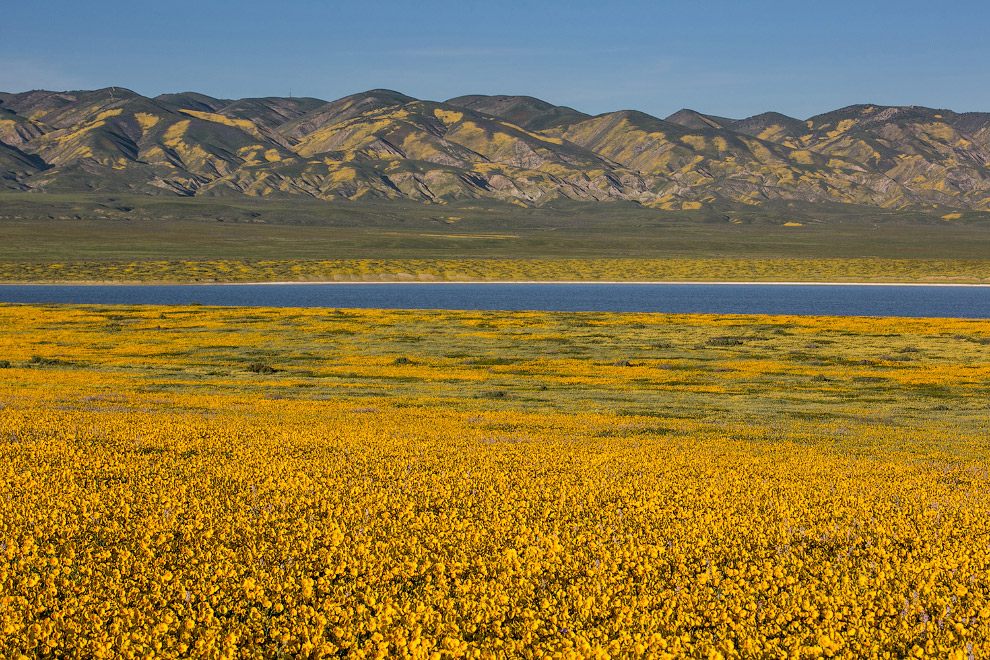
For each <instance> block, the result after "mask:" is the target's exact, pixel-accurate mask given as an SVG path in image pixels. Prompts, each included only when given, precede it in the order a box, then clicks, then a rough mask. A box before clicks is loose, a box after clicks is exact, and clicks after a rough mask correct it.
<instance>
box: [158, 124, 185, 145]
mask: <svg viewBox="0 0 990 660" xmlns="http://www.w3.org/2000/svg"><path fill="white" fill-rule="evenodd" d="M188 128H189V120H188V119H186V120H185V121H179V122H176V123H174V124H172V125H171V126H169V127H168V130H167V131H165V137H164V140H163V141H164V142H165V144H166V145H168V146H170V147H175V146H177V145H178V144H179V141H180V140H181V138H182V136H183V135H185V134H186V129H188Z"/></svg>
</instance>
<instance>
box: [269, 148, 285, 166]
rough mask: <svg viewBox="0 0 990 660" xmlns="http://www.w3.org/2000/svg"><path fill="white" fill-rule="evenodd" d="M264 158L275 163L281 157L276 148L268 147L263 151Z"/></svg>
mask: <svg viewBox="0 0 990 660" xmlns="http://www.w3.org/2000/svg"><path fill="white" fill-rule="evenodd" d="M265 160H267V161H268V162H269V163H277V162H279V161H280V160H282V157H281V156H280V155H279V153H278V149H269V150H268V151H266V152H265Z"/></svg>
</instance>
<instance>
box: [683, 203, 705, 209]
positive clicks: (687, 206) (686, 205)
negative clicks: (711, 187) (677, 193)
mask: <svg viewBox="0 0 990 660" xmlns="http://www.w3.org/2000/svg"><path fill="white" fill-rule="evenodd" d="M700 208H701V202H681V210H682V211H697V210H698V209H700Z"/></svg>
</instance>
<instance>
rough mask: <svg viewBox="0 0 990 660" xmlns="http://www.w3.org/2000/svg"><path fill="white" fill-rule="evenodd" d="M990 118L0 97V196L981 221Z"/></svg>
mask: <svg viewBox="0 0 990 660" xmlns="http://www.w3.org/2000/svg"><path fill="white" fill-rule="evenodd" d="M988 164H990V113H963V114H959V113H955V112H951V111H948V110H933V109H929V108H922V107H916V106H910V107H884V106H873V105H855V106H849V107H847V108H842V109H840V110H835V111H833V112H829V113H826V114H822V115H817V116H815V117H811V118H810V119H808V120H806V121H802V120H798V119H794V118H791V117H787V116H785V115H782V114H778V113H774V112H768V113H764V114H761V115H756V116H754V117H748V118H746V119H728V118H724V117H716V116H711V115H704V114H701V113H698V112H694V111H692V110H681V111H679V112H677V113H675V114H673V115H671V116H670V117H667V118H666V119H659V118H657V117H653V116H650V115H648V114H645V113H642V112H636V111H630V110H624V111H621V112H611V113H607V114H602V115H597V116H591V115H587V114H584V113H582V112H579V111H577V110H574V109H572V108H568V107H562V106H555V105H551V104H550V103H546V102H544V101H541V100H539V99H535V98H531V97H525V96H461V97H457V98H453V99H450V100H448V101H446V102H443V103H437V102H433V101H423V100H418V99H414V98H412V97H409V96H406V95H404V94H400V93H398V92H394V91H389V90H371V91H369V92H365V93H362V94H355V95H353V96H348V97H345V98H342V99H339V100H336V101H332V102H329V103H328V102H325V101H322V100H318V99H313V98H257V99H240V100H226V99H215V98H212V97H209V96H206V95H203V94H197V93H190V92H187V93H181V94H165V95H162V96H158V97H156V98H147V97H144V96H141V95H139V94H136V93H134V92H131V91H129V90H126V89H122V88H108V89H101V90H94V91H77V92H49V91H31V92H24V93H19V94H10V93H0V190H12V191H42V192H60V193H67V192H69V193H71V192H99V193H114V194H117V193H137V194H150V195H180V196H231V195H250V196H273V197H274V196H306V197H311V198H317V199H324V200H365V201H374V200H388V199H405V200H417V201H422V202H430V203H445V202H453V201H459V202H463V201H467V200H472V199H479V200H485V199H487V200H500V201H504V202H511V203H516V204H520V205H523V206H542V205H544V204H549V203H552V202H554V201H558V200H574V201H589V202H590V201H614V200H623V201H627V202H635V203H637V204H639V205H642V206H644V207H650V208H657V209H666V210H690V209H698V208H705V207H711V206H719V205H726V204H730V205H733V206H741V205H742V206H753V207H759V206H761V205H767V204H779V203H781V202H795V203H796V202H801V203H812V204H823V203H839V204H852V205H859V206H867V207H877V208H883V209H891V210H901V209H947V210H948V211H952V210H959V211H990V165H988Z"/></svg>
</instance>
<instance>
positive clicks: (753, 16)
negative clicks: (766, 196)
mask: <svg viewBox="0 0 990 660" xmlns="http://www.w3.org/2000/svg"><path fill="white" fill-rule="evenodd" d="M988 25H990V4H987V3H984V2H971V1H963V2H955V3H952V6H951V10H946V9H944V8H939V7H938V6H936V3H934V2H917V1H915V0H901V1H899V2H888V1H886V0H881V1H870V0H860V1H858V2H849V1H847V0H837V1H830V2H817V3H816V2H810V3H806V2H801V1H800V0H791V1H789V2H778V1H776V0H767V1H765V2H747V1H745V0H736V1H735V2H722V1H721V0H709V1H707V2H690V3H688V2H676V3H671V2H666V3H665V2H638V1H635V2H634V1H621V0H618V1H615V2H609V1H608V0H600V1H598V2H585V1H584V0H572V1H570V2H557V1H550V2H539V1H538V0H531V1H530V2H516V1H514V0H509V1H503V2H476V1H474V0H461V1H460V2H458V1H457V0H448V1H447V2H434V1H432V0H420V1H414V0H406V1H391V0H377V1H375V0H372V1H370V2H300V1H298V0H283V1H281V2H257V1H255V0H237V1H227V0H223V1H219V0H216V1H211V0H200V1H199V2H148V1H146V0H129V1H128V2H117V1H113V2H100V1H99V0H93V1H91V2H79V1H78V0H72V1H71V2H67V1H62V0H56V1H50V2H46V3H43V4H42V5H37V4H35V3H28V2H15V3H11V4H10V5H8V6H7V7H5V8H4V11H3V21H2V23H0V90H2V91H9V92H19V91H24V90H28V89H36V88H44V89H57V90H64V89H93V88H99V87H105V86H110V85H118V86H122V87H128V88H130V89H133V90H135V91H137V92H139V93H141V94H145V95H149V96H154V95H157V94H160V93H165V92H178V91H187V90H192V91H198V92H202V93H206V94H210V95H212V96H217V97H224V98H240V97H248V96H285V95H287V94H288V93H289V92H290V90H291V92H292V94H293V95H295V96H315V97H318V98H322V99H326V100H332V99H336V98H339V97H341V96H345V95H347V94H352V93H355V92H360V91H363V90H366V89H372V88H376V87H384V88H389V89H395V90H398V91H401V92H404V93H406V94H409V95H411V96H415V97H417V98H423V99H430V100H444V99H447V98H450V97H453V96H458V95H462V94H528V95H532V96H537V97H539V98H542V99H545V100H547V101H550V102H551V103H556V104H560V105H570V106H572V107H575V108H577V109H579V110H582V111H584V112H589V113H593V114H594V113H601V112H609V111H613V110H621V109H626V108H633V109H637V110H642V111H644V112H648V113H650V114H654V115H657V116H661V117H664V116H667V115H669V114H671V113H672V112H675V111H676V110H678V109H680V108H682V107H689V108H693V109H695V110H698V111H701V112H705V113H709V114H714V115H722V116H728V117H744V116H748V115H752V114H756V113H759V112H763V111H766V110H776V111H778V112H783V113H785V114H789V115H791V116H795V117H798V118H802V119H803V118H806V117H808V116H811V115H814V114H816V113H819V112H825V111H828V110H832V109H835V108H839V107H842V106H845V105H849V104H852V103H874V104H883V105H911V104H914V105H926V106H932V107H940V108H948V109H952V110H956V111H960V112H962V111H990V40H988V39H987V37H986V30H987V27H988Z"/></svg>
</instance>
